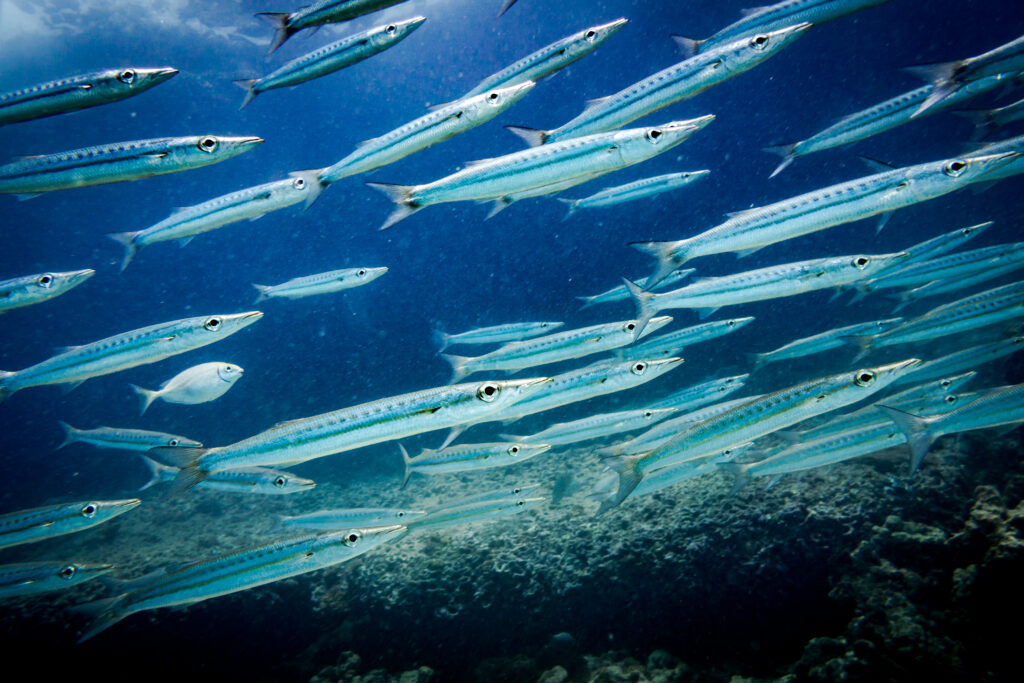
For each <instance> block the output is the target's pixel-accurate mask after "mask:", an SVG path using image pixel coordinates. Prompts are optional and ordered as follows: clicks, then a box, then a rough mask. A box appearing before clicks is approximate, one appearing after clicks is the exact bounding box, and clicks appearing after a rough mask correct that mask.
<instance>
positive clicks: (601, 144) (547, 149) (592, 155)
mask: <svg viewBox="0 0 1024 683" xmlns="http://www.w3.org/2000/svg"><path fill="white" fill-rule="evenodd" d="M714 118H715V117H714V116H710V115H709V116H704V117H702V118H698V119H692V120H689V121H673V122H670V123H667V124H665V125H664V126H659V127H655V128H631V129H628V130H622V131H618V132H614V133H598V134H595V135H586V136H584V137H581V138H574V139H572V140H565V141H562V142H557V143H554V144H551V145H544V146H543V147H538V148H534V149H527V150H523V151H521V152H515V153H512V154H506V155H504V156H500V157H496V158H494V159H484V160H481V161H475V162H470V163H469V164H467V165H466V166H465V167H464V168H463V169H462V170H461V171H457V172H455V173H453V174H451V175H448V176H445V177H444V178H441V179H439V180H435V181H434V182H432V183H428V184H425V185H391V184H386V183H367V185H369V186H370V187H372V188H374V189H376V190H379V191H380V192H383V193H384V194H386V195H387V196H388V197H389V198H390V199H391V201H392V202H394V203H395V204H396V205H397V208H396V209H395V211H394V212H393V213H392V214H391V216H389V217H388V219H387V220H386V221H385V222H384V225H382V226H381V230H383V229H385V228H389V227H391V226H392V225H394V224H395V223H397V222H398V221H400V220H402V219H403V218H406V217H407V216H409V215H411V214H413V213H415V212H417V211H419V210H420V209H422V208H424V207H427V206H432V205H434V204H443V203H445V202H459V201H473V200H487V199H498V198H500V197H506V196H508V195H512V194H515V193H517V192H523V191H525V190H529V189H531V188H537V187H542V186H544V185H551V184H554V183H558V182H561V181H564V180H568V179H570V178H576V177H586V176H590V175H593V174H594V173H600V172H606V171H612V170H617V169H620V168H625V167H627V166H631V165H633V164H637V163H640V162H641V161H645V160H647V159H650V158H652V157H655V156H657V155H659V154H662V153H664V152H667V151H668V150H670V149H672V148H674V147H675V146H677V145H679V144H680V143H682V142H683V141H685V140H686V139H687V138H689V137H690V136H691V135H693V134H694V133H696V132H697V131H699V130H701V129H703V128H704V127H705V126H706V125H707V124H709V123H710V122H711V121H713V120H714Z"/></svg>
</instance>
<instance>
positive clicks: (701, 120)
mask: <svg viewBox="0 0 1024 683" xmlns="http://www.w3.org/2000/svg"><path fill="white" fill-rule="evenodd" d="M714 120H715V115H714V114H707V115H705V116H699V117H697V118H695V119H690V120H689V121H679V122H678V123H679V124H681V125H688V126H692V127H694V128H696V129H697V130H701V129H703V128H704V127H705V126H707V125H708V124H709V123H711V122H712V121H714ZM670 125H671V124H670Z"/></svg>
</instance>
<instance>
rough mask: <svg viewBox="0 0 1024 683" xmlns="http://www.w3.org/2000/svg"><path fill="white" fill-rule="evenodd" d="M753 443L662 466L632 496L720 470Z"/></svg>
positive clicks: (652, 491)
mask: <svg viewBox="0 0 1024 683" xmlns="http://www.w3.org/2000/svg"><path fill="white" fill-rule="evenodd" d="M753 445H754V444H753V443H752V442H747V443H742V444H738V445H736V446H732V447H730V448H726V449H725V450H724V451H722V452H721V453H712V454H710V455H705V456H703V457H700V458H695V459H693V460H684V461H683V462H677V463H675V464H673V465H669V466H668V467H662V468H661V469H660V470H655V471H654V472H651V473H650V474H648V475H647V476H645V477H644V480H643V481H641V482H640V484H639V485H638V486H637V487H636V488H635V489H633V493H631V494H630V496H631V497H633V498H639V497H640V496H646V495H650V494H652V493H656V492H658V491H661V490H662V489H665V488H668V487H669V486H675V485H676V484H679V483H681V482H684V481H687V480H689V479H694V478H695V477H699V476H701V475H704V474H710V473H711V472H715V471H717V470H718V468H719V465H721V464H722V463H727V462H732V461H733V460H735V459H736V458H738V457H739V456H741V455H744V454H745V453H747V452H749V450H750V449H751V447H752V446H753ZM611 474H612V475H613V477H612V478H613V479H615V477H614V474H615V473H614V472H612V473H611Z"/></svg>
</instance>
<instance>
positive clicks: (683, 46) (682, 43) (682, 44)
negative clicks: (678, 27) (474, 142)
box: [672, 33, 707, 57]
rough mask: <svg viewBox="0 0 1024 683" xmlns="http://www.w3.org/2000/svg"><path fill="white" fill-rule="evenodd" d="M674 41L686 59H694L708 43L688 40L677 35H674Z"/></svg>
mask: <svg viewBox="0 0 1024 683" xmlns="http://www.w3.org/2000/svg"><path fill="white" fill-rule="evenodd" d="M672 40H674V41H675V43H676V46H677V47H678V48H679V51H680V52H682V53H683V56H684V57H692V56H694V55H695V54H697V53H698V52H700V46H701V45H703V44H704V43H706V42H707V41H706V40H694V39H693V38H687V37H686V36H681V35H679V34H677V33H673V34H672Z"/></svg>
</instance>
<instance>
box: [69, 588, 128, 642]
mask: <svg viewBox="0 0 1024 683" xmlns="http://www.w3.org/2000/svg"><path fill="white" fill-rule="evenodd" d="M125 595H127V594H122V595H115V596H114V597H112V598H103V599H101V600H93V601H92V602H87V603H84V604H82V605H76V606H75V607H73V608H72V609H74V610H75V611H76V612H84V613H86V614H90V615H92V617H93V622H92V623H91V624H90V625H89V628H87V629H85V631H83V632H82V635H81V636H79V638H78V642H79V643H84V642H85V641H87V640H89V639H90V638H92V637H93V636H96V635H99V634H100V633H102V632H103V631H106V630H107V629H108V628H110V627H111V626H113V625H114V624H116V623H117V622H119V621H121V620H122V619H124V618H125V617H126V616H128V614H127V613H126V612H122V611H120V610H118V609H117V605H118V603H120V602H121V601H122V600H124V598H125Z"/></svg>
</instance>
